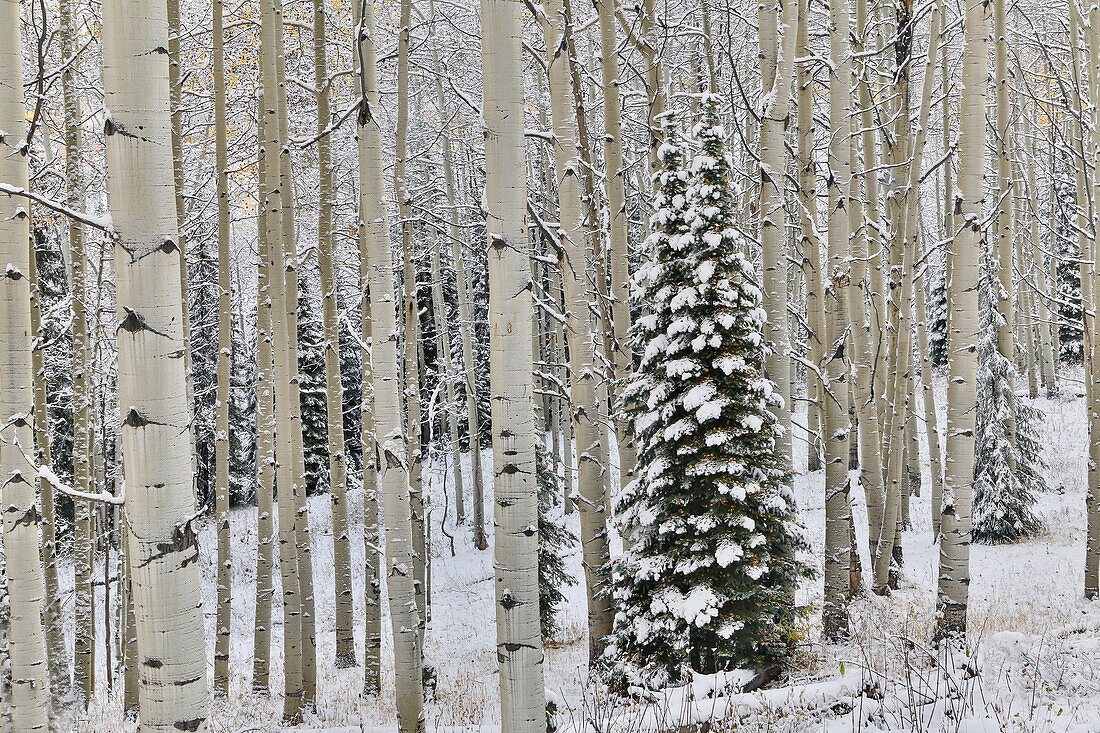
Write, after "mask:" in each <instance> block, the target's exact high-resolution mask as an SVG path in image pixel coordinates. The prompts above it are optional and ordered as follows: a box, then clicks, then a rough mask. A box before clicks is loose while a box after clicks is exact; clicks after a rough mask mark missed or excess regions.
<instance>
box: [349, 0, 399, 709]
mask: <svg viewBox="0 0 1100 733" xmlns="http://www.w3.org/2000/svg"><path fill="white" fill-rule="evenodd" d="M368 5H370V7H371V9H370V11H369V13H370V23H371V25H370V33H369V35H368V26H367V24H366V23H367V20H366V18H364V14H363V8H364V7H366V6H368ZM353 12H354V19H355V41H354V46H353V50H354V52H355V62H356V66H357V68H358V72H359V73H358V74H357V75H356V76H357V87H356V89H357V91H358V93H359V98H360V109H359V113H358V114H357V115H356V138H357V141H358V152H359V161H360V164H359V191H360V198H359V216H358V223H357V235H358V242H359V282H360V292H362V294H363V301H362V304H361V306H360V310H361V317H360V325H361V327H362V331H363V345H364V348H363V349H362V364H363V397H362V401H361V406H360V416H361V438H362V446H363V553H364V557H365V560H366V562H365V565H366V568H365V573H364V575H365V578H364V599H363V601H364V603H363V637H364V644H363V694H364V695H378V694H379V693H380V692H381V691H382V578H381V574H380V570H381V568H380V564H381V563H380V560H381V537H380V536H379V526H378V447H377V445H378V444H377V441H376V432H375V422H374V414H375V412H374V404H375V397H374V385H375V377H374V369H373V366H372V364H373V359H374V356H373V354H372V348H371V344H372V337H373V324H372V321H371V300H370V278H371V271H370V258H369V256H368V254H369V253H368V247H369V246H370V243H371V240H370V239H369V237H370V236H373V235H374V233H375V231H376V229H377V227H378V226H380V227H382V228H383V231H387V230H388V224H386V222H385V221H384V220H383V221H382V222H381V223H380V224H378V225H377V226H376V227H375V228H372V227H371V225H370V223H369V221H370V220H368V219H367V213H368V208H369V207H370V205H371V201H370V200H368V199H367V197H366V193H367V192H371V191H374V192H375V193H377V192H378V191H381V190H382V188H383V184H382V182H381V181H380V180H379V179H380V176H374V174H373V172H372V171H371V170H369V169H368V161H371V159H370V157H369V156H370V155H371V154H372V152H371V151H372V148H368V143H370V145H374V146H378V145H380V141H379V139H378V125H377V124H376V123H372V120H371V118H370V110H371V109H374V108H375V106H374V105H376V104H377V102H378V93H377V85H378V80H377V71H376V62H375V47H374V26H373V23H374V14H373V13H374V10H373V5H371V4H370V3H369V0H362V1H361V2H356V3H355V4H354V5H353ZM371 135H373V137H371ZM375 162H376V161H375ZM372 176H373V177H372ZM368 179H369V180H368ZM372 187H374V188H372ZM372 213H373V214H375V215H378V214H379V213H380V214H381V215H382V216H383V217H384V215H385V208H383V209H382V210H381V212H379V211H378V210H377V209H375V210H374V211H373V212H372ZM391 293H392V290H391ZM391 310H392V303H391Z"/></svg>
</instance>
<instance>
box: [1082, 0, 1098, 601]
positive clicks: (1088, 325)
mask: <svg viewBox="0 0 1100 733" xmlns="http://www.w3.org/2000/svg"><path fill="white" fill-rule="evenodd" d="M1097 23H1100V8H1096V7H1090V8H1089V17H1088V22H1086V23H1083V24H1082V25H1081V33H1082V35H1083V38H1084V41H1085V48H1086V49H1087V52H1088V57H1087V64H1086V68H1087V70H1088V74H1087V80H1088V101H1089V109H1090V113H1091V115H1090V117H1091V119H1090V118H1086V125H1087V126H1088V127H1090V128H1091V131H1092V133H1093V134H1092V135H1090V136H1089V137H1088V138H1087V145H1086V148H1085V154H1086V156H1087V159H1088V164H1087V165H1086V171H1085V180H1084V184H1085V186H1086V187H1087V190H1083V189H1082V190H1079V191H1078V193H1077V195H1078V201H1081V200H1083V199H1087V200H1088V202H1089V207H1090V210H1095V209H1094V208H1093V207H1095V206H1096V202H1097V201H1098V200H1100V198H1098V195H1100V177H1098V176H1097V173H1096V169H1095V165H1096V163H1097V161H1100V141H1098V140H1097V137H1096V134H1097V127H1096V125H1097V122H1098V121H1100V110H1097V101H1098V100H1100V69H1098V68H1097V64H1100V30H1098V29H1097ZM1084 109H1085V108H1084V107H1083V106H1082V112H1083V111H1084ZM1090 172H1091V174H1092V177H1091V178H1090V177H1089V173H1090ZM1091 232H1092V236H1091V237H1088V238H1085V239H1084V241H1083V242H1082V247H1081V312H1082V314H1083V320H1084V329H1083V334H1084V349H1085V369H1086V371H1087V373H1088V374H1089V378H1088V379H1087V380H1086V384H1087V385H1088V388H1087V389H1086V390H1085V404H1086V408H1085V409H1086V414H1087V415H1088V420H1089V464H1088V465H1089V471H1088V487H1089V493H1088V497H1086V505H1087V508H1088V540H1087V542H1086V545H1085V597H1086V598H1089V599H1092V598H1095V597H1096V596H1097V594H1098V593H1100V388H1098V387H1097V384H1096V380H1097V378H1098V376H1100V332H1098V331H1097V328H1096V303H1097V285H1098V283H1097V279H1096V276H1097V271H1098V270H1100V264H1098V263H1097V261H1096V258H1097V257H1098V256H1100V248H1098V247H1096V241H1095V237H1096V224H1095V222H1092V229H1091Z"/></svg>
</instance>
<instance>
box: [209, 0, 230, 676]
mask: <svg viewBox="0 0 1100 733" xmlns="http://www.w3.org/2000/svg"><path fill="white" fill-rule="evenodd" d="M213 8H214V12H213V57H214V59H213V60H214V63H213V66H214V69H213V72H214V140H215V142H214V150H215V154H214V160H215V162H214V177H215V180H216V181H217V195H218V358H217V369H218V376H217V380H218V384H217V399H216V400H215V406H216V411H217V415H216V422H215V426H214V466H215V469H214V470H215V478H214V514H215V521H216V524H217V529H218V574H217V583H218V610H217V620H216V621H215V631H214V695H215V697H226V696H227V695H228V694H229V635H230V626H231V625H232V618H233V605H232V603H233V602H232V598H233V592H232V568H233V565H232V560H231V558H230V549H229V547H230V536H229V533H230V529H229V387H230V385H229V380H230V374H231V367H232V359H233V326H232V322H231V320H230V319H231V318H232V313H233V311H232V305H231V303H230V292H231V285H230V283H229V267H230V262H229V235H230V231H229V227H230V224H229V171H228V165H229V151H228V143H227V140H226V138H227V134H228V133H227V129H226V121H225V112H226V110H225V50H224V45H223V42H222V39H223V36H224V32H223V23H222V19H223V0H213Z"/></svg>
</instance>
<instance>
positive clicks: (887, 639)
mask: <svg viewBox="0 0 1100 733" xmlns="http://www.w3.org/2000/svg"><path fill="white" fill-rule="evenodd" d="M1063 376H1064V378H1065V379H1064V381H1063V382H1062V387H1063V393H1064V396H1063V397H1061V398H1055V399H1045V398H1040V399H1038V400H1036V401H1035V404H1036V406H1038V407H1039V408H1040V409H1041V410H1042V411H1043V413H1044V419H1043V426H1042V430H1041V437H1042V444H1043V447H1044V454H1043V455H1044V459H1045V460H1046V462H1047V468H1046V471H1045V473H1046V478H1047V480H1048V483H1049V484H1050V486H1051V489H1052V490H1051V492H1049V493H1047V494H1045V495H1043V496H1041V497H1040V500H1039V511H1040V513H1041V515H1042V518H1043V529H1042V531H1041V533H1040V534H1039V535H1038V536H1037V537H1034V538H1032V539H1029V540H1027V541H1025V542H1021V543H1019V544H1016V545H1008V546H983V545H974V546H973V548H972V555H971V584H970V601H971V605H970V608H969V626H970V630H971V633H970V639H969V642H970V643H969V645H968V647H967V648H966V649H964V650H954V652H953V653H951V654H949V653H948V652H944V651H940V652H936V651H933V650H931V649H930V647H929V640H930V638H931V631H932V629H933V627H934V612H935V588H936V582H935V579H936V568H937V562H938V556H937V550H936V547H935V544H934V538H933V537H932V533H931V519H930V512H929V497H930V494H931V492H930V490H929V486H930V484H929V477H928V474H927V471H928V468H927V460H926V459H925V460H924V461H922V463H923V468H924V471H925V475H924V477H923V486H924V489H925V490H924V491H922V493H921V496H920V497H913V499H912V505H911V518H912V529H911V530H910V531H907V532H906V533H905V536H904V540H903V542H904V552H905V569H904V571H903V574H902V579H901V589H900V590H899V591H897V592H895V593H893V594H891V595H890V596H889V597H885V598H880V597H878V596H875V595H873V594H871V593H869V592H868V591H865V592H863V593H861V594H860V595H859V597H857V598H856V599H855V600H854V601H853V603H852V606H851V617H852V627H851V630H852V638H851V640H850V641H848V642H846V643H844V644H840V645H835V644H824V643H822V641H821V639H820V632H819V629H820V610H819V609H820V603H821V595H822V590H821V583H820V578H819V580H818V581H817V582H814V583H809V584H807V586H806V587H804V588H803V589H801V590H800V592H799V597H798V601H799V602H800V603H802V604H808V605H810V606H812V607H815V608H817V609H818V610H817V611H816V612H814V613H811V614H810V616H809V617H807V619H806V629H807V631H806V634H805V642H804V645H803V647H802V649H801V651H800V653H799V655H798V659H797V660H796V661H797V667H798V669H797V671H796V672H795V673H794V674H793V677H792V679H791V680H790V681H789V682H788V683H787V687H784V688H782V689H780V690H773V691H769V692H768V693H765V694H763V695H733V694H730V693H728V692H724V691H722V689H721V687H722V685H721V682H722V681H721V680H717V681H716V680H705V679H701V680H697V682H696V684H695V685H692V686H690V687H689V688H686V689H682V690H680V691H676V692H674V693H672V694H670V695H667V696H664V697H662V698H660V699H658V700H655V701H651V702H649V703H635V704H633V705H631V706H630V707H622V706H619V705H615V704H610V703H608V702H607V701H606V700H605V699H603V698H602V696H601V695H600V693H599V690H598V689H597V687H596V686H595V685H593V684H591V683H590V682H589V680H588V679H587V657H588V652H587V646H588V645H587V634H586V630H585V629H586V620H585V613H586V611H585V600H584V591H583V586H582V585H581V584H580V583H578V585H575V586H573V587H572V588H569V589H567V593H566V595H567V598H568V602H567V606H566V608H565V609H564V611H563V624H562V626H563V631H562V633H561V634H560V635H559V638H558V639H557V640H556V641H555V642H554V643H552V644H551V645H550V647H549V648H548V649H547V653H546V662H545V674H546V687H547V691H548V695H549V696H550V697H552V698H555V699H557V700H558V701H560V703H561V705H562V708H563V710H562V711H561V713H560V715H559V723H560V725H561V727H562V729H564V730H565V731H578V730H582V729H581V726H580V725H579V724H580V722H581V720H585V719H587V720H588V721H589V727H588V728H583V731H584V733H587V731H598V732H599V733H604V731H606V732H607V733H611V732H613V731H614V732H620V731H621V732H623V733H630V732H632V731H643V730H654V729H662V730H663V729H675V726H676V725H677V724H680V723H688V722H697V721H701V720H711V721H712V723H713V728H712V730H714V731H727V730H735V729H736V730H745V731H755V730H760V731H764V730H767V731H803V730H805V731H830V732H835V733H839V732H840V731H856V730H866V731H899V732H900V731H906V732H909V731H953V732H960V733H961V732H966V733H977V732H978V731H982V732H983V733H984V732H985V731H1043V732H1045V731H1067V732H1073V733H1085V732H1087V731H1093V732H1095V731H1100V603H1089V602H1087V601H1085V600H1084V599H1083V594H1082V588H1083V557H1084V538H1085V518H1086V515H1085V494H1086V481H1085V473H1086V470H1085V469H1086V452H1087V444H1088V442H1087V428H1086V425H1085V416H1084V405H1083V399H1081V398H1080V397H1074V394H1075V393H1077V392H1081V391H1082V385H1081V382H1080V378H1081V376H1082V375H1081V372H1080V371H1079V370H1078V371H1076V372H1072V371H1070V372H1067V373H1066V374H1065V375H1063ZM936 386H937V393H938V395H939V397H940V398H941V399H940V401H939V404H940V405H941V419H942V411H943V410H942V404H943V401H942V397H943V392H944V384H943V380H942V379H941V380H938V383H937V385H936ZM798 422H800V423H801V422H802V421H801V420H799V421H798ZM941 424H942V422H941ZM801 437H802V438H803V439H800V436H799V435H797V434H796V436H795V438H796V444H797V445H798V446H799V448H797V449H796V466H801V467H804V466H805V441H804V435H803V436H801ZM922 450H924V448H923V443H922ZM925 455H926V453H925ZM491 458H492V455H491V452H490V451H486V452H485V461H484V465H485V473H486V479H487V482H486V484H487V486H488V485H489V480H490V479H491V469H490V466H491ZM441 465H442V464H441V461H440V459H439V458H438V457H437V459H436V461H435V463H434V464H433V469H432V470H430V471H426V474H425V475H426V477H427V476H429V475H430V482H429V481H426V484H428V483H430V488H429V494H430V501H431V504H432V506H433V511H432V536H431V546H432V567H433V583H432V615H431V621H430V624H429V627H428V634H427V642H426V646H425V656H426V659H427V661H428V662H429V663H431V664H434V665H435V666H436V669H437V674H438V686H437V691H436V695H435V699H434V701H433V702H431V703H430V704H429V705H428V708H427V719H428V724H429V728H430V729H435V730H440V729H447V730H453V731H470V732H471V733H473V732H474V731H484V732H485V733H488V731H493V730H499V724H498V725H496V726H494V723H495V722H497V721H498V720H499V710H498V706H499V693H498V683H497V672H496V660H495V654H494V646H495V633H496V630H495V626H494V620H495V616H494V608H493V574H492V557H493V555H492V548H491V547H490V549H489V550H487V551H485V552H479V551H477V550H476V549H474V548H473V546H472V542H471V537H470V533H469V531H468V529H467V528H466V527H458V528H457V529H456V528H455V523H454V512H453V509H450V510H448V511H447V512H446V519H445V520H444V511H443V508H442V506H443V488H444V485H443V479H442V477H443V472H442V470H441V468H440V467H441ZM468 471H469V466H468V463H467V464H466V472H467V476H468V475H469V473H468ZM823 481H824V476H823V472H820V471H818V472H815V473H812V474H808V475H807V474H805V473H803V474H801V475H800V476H799V477H798V479H797V480H796V494H797V498H798V506H799V512H800V516H801V519H802V521H803V523H804V524H805V526H806V534H807V539H808V540H809V542H810V545H811V548H812V550H811V552H810V553H809V554H808V555H807V560H808V561H809V562H811V563H812V564H813V565H814V566H816V567H817V568H818V570H819V571H820V570H821V565H822V561H821V553H822V545H823V539H824V526H823V525H824V517H823V513H824V508H823ZM446 488H447V494H448V495H449V496H453V487H452V486H447V487H446ZM467 494H469V487H467ZM360 498H361V497H359V496H358V494H356V496H353V497H352V501H351V505H352V507H358V508H357V510H353V512H354V515H355V516H353V520H354V524H353V525H352V526H361V511H362V509H361V502H360V501H359V499H360ZM852 499H853V508H854V512H855V520H856V528H857V534H858V542H859V546H860V548H861V554H862V555H863V567H864V568H865V573H864V586H865V588H866V587H869V568H870V564H869V558H868V557H867V543H866V534H867V529H866V527H867V525H866V511H865V506H864V500H863V496H862V492H861V491H858V490H853V492H852ZM486 517H487V529H488V531H489V536H490V539H491V537H492V531H491V529H492V503H491V496H489V497H486ZM310 520H311V521H310V523H311V526H312V528H313V530H314V534H313V542H314V562H315V576H314V579H315V587H316V589H317V590H316V607H317V625H318V668H319V676H320V679H319V681H318V697H317V705H316V712H315V713H311V714H310V715H309V716H308V717H307V719H306V720H305V721H304V723H303V725H302V726H301V729H304V730H329V731H340V730H344V731H360V730H364V731H388V730H393V729H394V723H395V711H394V708H393V674H392V668H391V661H390V660H392V648H391V645H390V642H389V626H388V620H386V621H384V623H383V638H384V641H383V650H382V658H383V667H384V679H383V692H382V695H381V696H380V697H378V698H371V699H365V698H363V697H362V696H361V695H360V689H361V687H362V668H361V667H359V668H352V669H345V670H337V669H335V667H334V664H333V659H334V638H333V633H332V627H333V595H332V591H331V589H332V587H333V575H332V565H331V561H329V562H326V561H324V560H323V558H325V557H329V558H331V556H332V555H331V553H332V536H331V531H330V529H326V528H331V521H330V504H329V502H328V500H327V496H321V497H315V498H314V499H313V500H312V504H311V517H310ZM568 524H569V526H570V527H571V528H572V529H573V531H574V532H576V531H577V530H578V527H577V516H576V514H573V515H571V516H569V517H568ZM232 526H233V543H234V544H233V593H234V603H233V609H234V611H233V626H232V659H233V663H232V665H231V670H232V674H233V677H232V680H231V685H230V696H229V698H228V699H224V700H217V701H215V703H214V718H213V724H212V728H211V730H212V731H219V732H220V731H234V732H240V731H281V730H284V728H283V727H282V726H281V724H280V723H279V721H280V719H281V712H282V703H281V697H280V695H279V694H278V690H277V688H276V693H275V694H274V695H273V696H271V697H261V696H257V695H254V694H253V693H252V692H251V670H252V662H251V660H252V634H253V613H254V611H253V603H252V599H253V598H254V594H255V541H256V537H255V527H256V512H255V509H240V510H236V511H234V512H233V516H232ZM444 530H445V531H444ZM448 534H450V535H452V536H453V537H454V539H453V541H452V540H451V539H450V538H449V537H448V536H447V535H448ZM200 548H201V551H202V563H203V565H202V572H203V588H204V593H205V597H204V610H205V616H206V625H207V642H208V654H209V656H210V659H211V669H212V662H213V640H214V612H215V605H216V601H215V596H214V588H215V582H214V580H215V563H214V553H215V536H214V531H213V526H212V525H211V524H210V523H207V524H206V525H205V526H204V527H203V529H202V534H201V536H200ZM352 548H353V556H352V561H353V571H354V573H355V578H354V581H355V593H356V596H355V597H356V599H357V603H356V608H357V609H358V608H361V603H360V602H359V599H361V598H362V592H363V591H362V588H363V568H364V564H363V562H362V559H363V543H362V538H360V537H354V538H353V543H352ZM567 562H568V565H569V568H570V569H571V571H572V572H573V573H574V575H575V576H576V577H577V578H578V580H581V579H582V575H581V573H582V570H581V564H580V549H579V547H578V548H576V549H575V550H574V551H573V552H572V553H571V554H570V555H569V557H568V558H567ZM67 575H68V574H67V573H64V574H63V577H66V576H67ZM69 582H70V583H71V580H70V581H69ZM275 583H276V595H275V597H276V598H278V597H279V595H278V583H279V578H278V573H276V574H275ZM384 611H385V609H384ZM273 615H274V619H273V632H272V642H273V647H274V649H275V650H276V652H275V654H274V655H273V659H272V669H271V679H272V682H273V684H275V685H278V683H279V680H281V677H282V663H281V655H280V654H279V653H278V651H277V650H278V649H280V648H281V623H280V620H279V618H280V612H279V610H278V604H276V606H275V611H274V613H273ZM70 631H71V626H70ZM357 640H358V648H359V650H360V653H361V651H362V637H361V631H360V634H359V636H358V637H357ZM715 688H717V691H715ZM101 689H102V687H101ZM689 697H694V698H695V699H691V700H689V699H687V698H689ZM349 726H350V727H349ZM73 727H74V729H75V730H79V731H88V732H92V731H95V732H100V731H102V732H104V733H106V732H112V733H114V732H116V731H123V730H136V725H134V724H133V723H129V724H128V723H125V722H124V720H123V715H122V709H121V699H120V697H119V696H118V695H107V694H104V693H101V694H100V696H99V697H97V698H96V699H95V700H94V701H93V704H92V706H91V708H90V710H89V712H88V714H87V715H86V716H83V717H82V719H81V720H80V722H79V723H76V724H74V726H73Z"/></svg>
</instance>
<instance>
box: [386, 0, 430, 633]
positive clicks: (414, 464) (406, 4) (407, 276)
mask: <svg viewBox="0 0 1100 733" xmlns="http://www.w3.org/2000/svg"><path fill="white" fill-rule="evenodd" d="M411 22H412V0H401V27H400V29H399V33H398V37H397V130H396V142H395V145H394V161H395V162H394V173H393V181H394V183H393V186H394V194H395V195H396V196H397V209H398V216H399V217H400V219H401V222H400V224H401V251H402V252H403V254H404V260H403V261H404V272H403V276H402V292H401V302H402V312H403V314H404V317H403V321H404V324H405V340H404V351H403V359H404V371H405V389H404V395H405V413H406V420H407V422H408V426H407V435H408V447H409V505H410V508H411V510H412V538H413V566H412V567H413V579H414V581H413V583H414V587H415V589H416V607H417V608H418V609H419V610H420V617H419V618H420V635H421V638H420V643H421V645H422V646H423V643H424V638H423V637H424V630H425V623H426V621H427V610H428V605H427V595H426V594H427V582H428V578H427V544H426V542H425V536H426V533H425V518H424V488H423V462H424V447H423V445H422V443H421V435H420V427H421V414H420V359H419V353H418V348H417V347H418V344H419V342H420V307H419V305H418V299H417V284H416V249H415V248H416V242H415V239H414V238H413V216H412V200H411V198H410V196H409V190H408V181H407V180H406V177H405V176H406V171H405V168H406V160H405V157H406V146H407V141H408V130H409V33H410V23H411Z"/></svg>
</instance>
